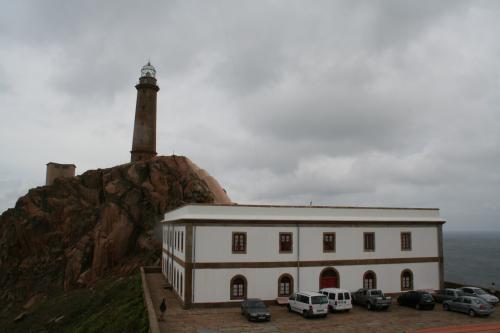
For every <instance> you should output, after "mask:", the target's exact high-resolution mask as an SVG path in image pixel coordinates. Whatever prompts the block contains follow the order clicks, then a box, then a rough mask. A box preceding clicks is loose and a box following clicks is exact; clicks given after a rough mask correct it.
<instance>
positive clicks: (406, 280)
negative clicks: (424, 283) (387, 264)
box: [401, 269, 413, 290]
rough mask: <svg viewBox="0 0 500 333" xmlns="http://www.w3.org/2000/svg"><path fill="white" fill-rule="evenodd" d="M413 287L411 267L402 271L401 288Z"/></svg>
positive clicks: (409, 288)
mask: <svg viewBox="0 0 500 333" xmlns="http://www.w3.org/2000/svg"><path fill="white" fill-rule="evenodd" d="M412 289H413V273H412V272H411V271H410V270H409V269H405V270H404V271H403V272H401V290H412Z"/></svg>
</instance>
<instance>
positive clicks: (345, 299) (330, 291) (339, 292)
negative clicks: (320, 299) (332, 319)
mask: <svg viewBox="0 0 500 333" xmlns="http://www.w3.org/2000/svg"><path fill="white" fill-rule="evenodd" d="M319 292H320V293H321V294H323V295H325V296H326V297H327V298H328V308H329V309H330V310H331V311H332V312H333V311H349V310H350V309H352V302H351V299H352V297H351V292H350V291H349V290H345V289H340V288H325V289H321V290H320V291H319Z"/></svg>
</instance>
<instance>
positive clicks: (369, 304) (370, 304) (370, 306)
mask: <svg viewBox="0 0 500 333" xmlns="http://www.w3.org/2000/svg"><path fill="white" fill-rule="evenodd" d="M366 309H367V310H371V309H372V303H370V302H368V303H366Z"/></svg>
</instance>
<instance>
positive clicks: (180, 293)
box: [179, 273, 182, 297]
mask: <svg viewBox="0 0 500 333" xmlns="http://www.w3.org/2000/svg"><path fill="white" fill-rule="evenodd" d="M179 282H180V283H181V287H180V288H179V289H180V292H179V295H181V297H182V273H181V279H180V281H179Z"/></svg>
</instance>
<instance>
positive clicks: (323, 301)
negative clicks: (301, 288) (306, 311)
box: [311, 296, 328, 304]
mask: <svg viewBox="0 0 500 333" xmlns="http://www.w3.org/2000/svg"><path fill="white" fill-rule="evenodd" d="M311 303H312V304H327V303H328V299H327V298H326V297H325V296H313V297H311Z"/></svg>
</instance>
